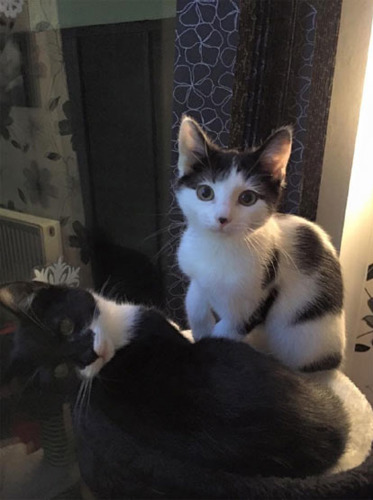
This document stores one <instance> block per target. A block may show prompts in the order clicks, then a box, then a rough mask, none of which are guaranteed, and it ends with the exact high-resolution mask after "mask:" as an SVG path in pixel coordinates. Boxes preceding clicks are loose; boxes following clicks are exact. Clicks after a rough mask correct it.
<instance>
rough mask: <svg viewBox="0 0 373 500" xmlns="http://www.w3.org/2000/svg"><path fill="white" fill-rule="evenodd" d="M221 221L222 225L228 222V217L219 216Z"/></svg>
mask: <svg viewBox="0 0 373 500" xmlns="http://www.w3.org/2000/svg"><path fill="white" fill-rule="evenodd" d="M218 220H219V222H220V224H221V225H222V226H224V224H226V223H227V222H229V221H228V219H227V218H226V217H219V219H218Z"/></svg>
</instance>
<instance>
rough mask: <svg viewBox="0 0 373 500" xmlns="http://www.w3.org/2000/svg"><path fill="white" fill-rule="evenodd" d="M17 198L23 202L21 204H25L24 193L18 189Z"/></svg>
mask: <svg viewBox="0 0 373 500" xmlns="http://www.w3.org/2000/svg"><path fill="white" fill-rule="evenodd" d="M18 196H19V197H20V198H21V200H22V201H23V203H26V204H27V200H26V196H25V193H24V192H23V191H22V189H20V188H18Z"/></svg>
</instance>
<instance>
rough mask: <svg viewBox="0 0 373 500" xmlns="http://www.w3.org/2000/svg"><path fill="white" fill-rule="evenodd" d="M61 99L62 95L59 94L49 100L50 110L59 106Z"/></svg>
mask: <svg viewBox="0 0 373 500" xmlns="http://www.w3.org/2000/svg"><path fill="white" fill-rule="evenodd" d="M60 99H61V96H60V95H59V96H58V97H54V98H53V99H51V100H50V101H49V104H48V109H49V111H53V110H54V109H56V108H57V106H58V103H59V101H60Z"/></svg>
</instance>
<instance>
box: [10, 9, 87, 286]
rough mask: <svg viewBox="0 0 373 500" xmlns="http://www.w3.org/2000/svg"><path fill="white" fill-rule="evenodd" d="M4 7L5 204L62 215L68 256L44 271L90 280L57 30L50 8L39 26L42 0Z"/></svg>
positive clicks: (51, 275)
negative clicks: (35, 14) (36, 15)
mask: <svg viewBox="0 0 373 500" xmlns="http://www.w3.org/2000/svg"><path fill="white" fill-rule="evenodd" d="M1 6H2V7H1V9H2V10H1V12H2V14H1V18H0V19H1V24H0V37H1V38H0V74H1V79H0V106H1V110H0V111H1V114H0V120H1V121H0V135H1V138H0V141H1V166H0V205H1V206H2V207H3V208H7V209H10V210H16V211H19V212H26V213H28V214H32V215H36V216H41V217H46V218H49V219H55V220H58V221H59V222H60V224H61V232H62V245H63V255H61V259H60V260H59V263H55V265H54V266H52V267H51V268H50V269H49V273H48V274H43V276H44V278H45V279H47V277H48V276H49V279H51V280H52V279H53V280H57V279H59V280H64V281H67V282H68V283H70V284H74V285H76V284H78V283H79V282H81V284H82V285H85V286H89V285H90V284H91V277H90V267H89V258H90V257H89V253H88V252H87V245H86V241H87V238H86V231H85V228H84V212H83V206H82V195H81V187H80V179H79V173H78V166H77V159H76V154H75V145H74V136H73V131H72V126H71V121H70V118H71V105H70V101H69V96H68V91H67V85H66V76H65V68H64V60H63V55H62V49H61V39H60V33H59V29H58V26H56V25H54V26H52V23H51V22H50V20H49V19H48V16H47V15H46V17H45V18H43V20H42V21H39V22H38V23H37V24H35V25H34V24H33V22H32V19H30V9H29V8H30V7H32V8H33V9H34V10H35V9H36V8H37V9H38V10H39V11H40V12H41V13H42V12H44V10H43V2H38V1H36V0H33V3H32V4H30V5H29V4H28V2H24V3H23V2H20V1H18V2H15V1H13V2H5V3H4V2H2V3H1ZM4 9H5V10H4ZM9 13H10V14H9ZM32 277H34V274H33V270H31V269H30V276H29V278H32ZM38 277H39V278H40V277H41V275H40V274H38Z"/></svg>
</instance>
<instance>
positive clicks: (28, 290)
mask: <svg viewBox="0 0 373 500" xmlns="http://www.w3.org/2000/svg"><path fill="white" fill-rule="evenodd" d="M50 286H51V285H49V284H48V283H42V282H41V281H15V282H14V283H6V284H4V285H0V304H2V305H3V306H4V307H6V308H7V309H9V310H10V311H11V312H13V313H14V314H16V315H17V316H18V317H21V318H24V317H25V315H27V312H28V310H29V308H30V306H31V304H32V301H33V300H34V298H35V295H36V294H37V293H38V291H39V290H41V289H42V288H44V289H45V288H49V287H50Z"/></svg>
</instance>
